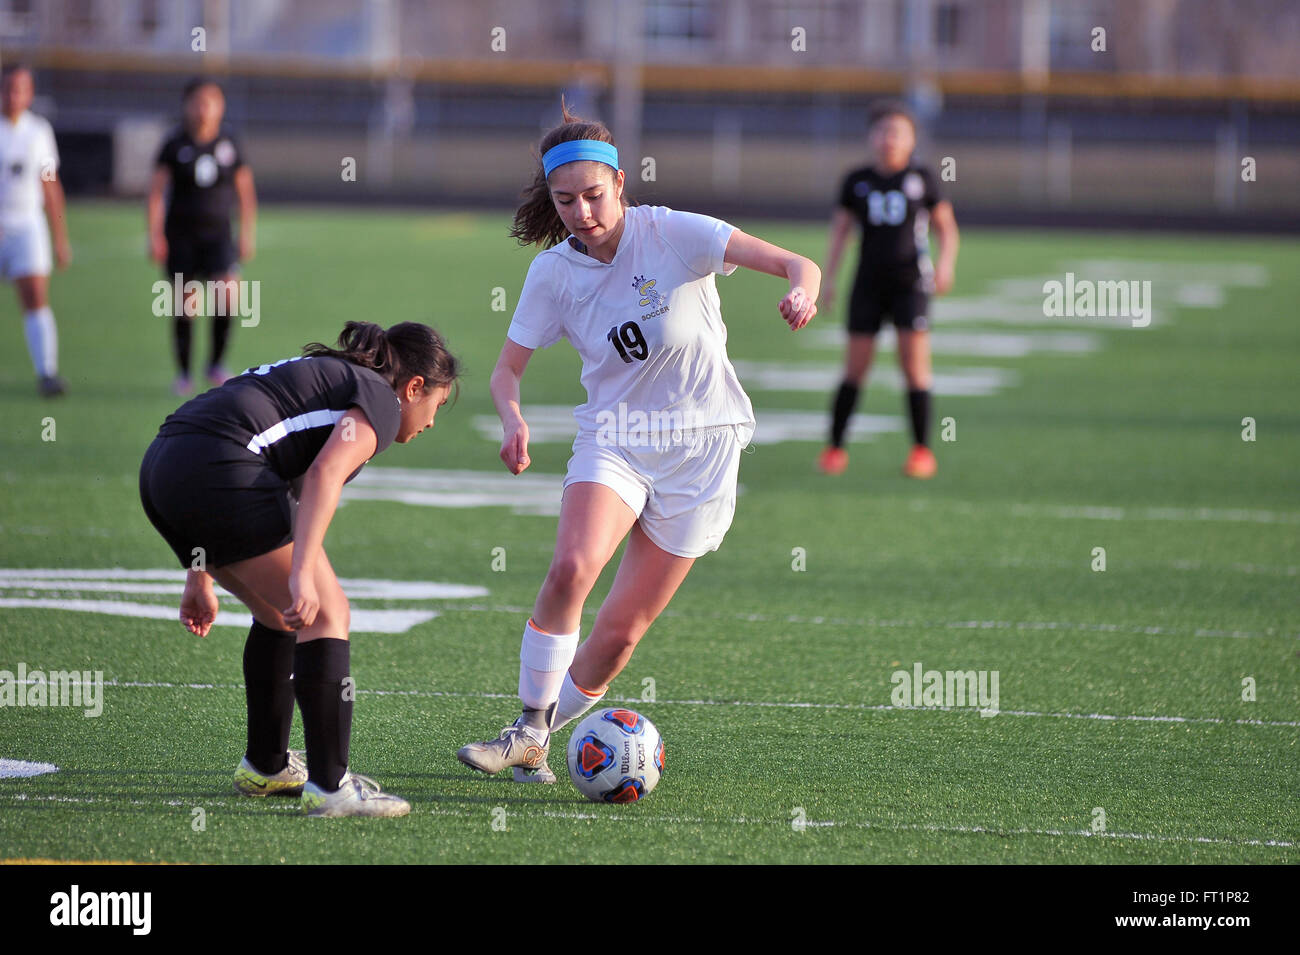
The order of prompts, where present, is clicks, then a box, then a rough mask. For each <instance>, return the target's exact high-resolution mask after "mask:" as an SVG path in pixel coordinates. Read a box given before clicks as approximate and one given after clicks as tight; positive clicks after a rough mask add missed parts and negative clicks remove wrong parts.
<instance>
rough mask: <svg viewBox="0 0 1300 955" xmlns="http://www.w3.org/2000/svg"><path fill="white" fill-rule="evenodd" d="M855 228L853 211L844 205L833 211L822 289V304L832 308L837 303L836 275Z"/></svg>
mask: <svg viewBox="0 0 1300 955" xmlns="http://www.w3.org/2000/svg"><path fill="white" fill-rule="evenodd" d="M852 229H853V213H851V212H849V210H848V209H845V208H844V207H843V206H837V207H836V209H835V211H834V212H832V213H831V233H830V241H829V243H828V248H827V250H826V268H825V270H824V273H823V274H824V281H825V287H824V288H823V289H822V305H823V306H825V307H826V308H828V309H829V308H831V307H833V306H834V304H835V275H836V273H837V272H839V269H840V259H841V258H843V256H844V246H845V245H846V244H847V243H848V240H849V233H850V232H851V231H852Z"/></svg>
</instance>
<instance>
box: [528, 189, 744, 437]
mask: <svg viewBox="0 0 1300 955" xmlns="http://www.w3.org/2000/svg"><path fill="white" fill-rule="evenodd" d="M624 215H625V217H626V221H625V224H624V228H623V234H622V236H621V237H620V238H619V244H618V250H617V252H616V253H615V255H614V260H613V261H612V262H610V263H608V264H606V263H604V262H600V261H598V260H596V259H594V258H592V257H591V256H588V255H585V254H583V253H581V252H579V251H578V250H577V249H575V248H573V246H572V245H571V244H570V243H569V241H568V240H567V239H566V240H565V241H564V242H561V243H560V244H559V245H557V246H555V247H554V248H552V249H547V250H546V251H545V252H542V253H540V254H539V255H538V256H537V257H536V258H535V259H533V263H532V265H531V266H530V267H529V269H528V277H527V278H526V279H525V280H524V288H523V292H522V293H521V294H520V296H519V305H518V307H517V308H516V309H515V314H514V319H513V320H512V321H511V323H510V329H509V332H508V333H507V334H508V335H509V337H510V339H511V340H512V341H515V342H517V343H518V344H520V345H523V346H524V347H525V348H546V347H548V346H550V345H553V344H554V343H555V342H557V341H559V340H560V339H561V338H567V339H568V340H569V341H570V343H572V345H573V347H574V348H576V349H577V350H578V354H579V355H581V356H582V385H583V387H584V388H586V390H587V402H586V404H583V405H580V406H579V407H578V408H576V409H575V410H574V413H573V414H574V417H575V418H576V419H577V421H578V427H579V429H580V430H581V431H591V432H596V431H599V432H602V433H605V434H615V433H616V434H617V435H619V436H623V435H626V434H628V433H634V432H642V433H644V432H648V433H652V434H666V433H669V432H672V431H676V430H680V429H693V428H704V427H712V426H715V425H728V424H746V425H749V426H750V427H751V428H752V427H753V425H754V409H753V406H752V405H751V404H750V401H749V396H748V395H746V394H745V391H744V389H743V388H741V386H740V381H739V380H738V379H737V378H736V370H735V368H733V367H732V365H731V361H730V360H729V359H728V357H727V329H726V326H725V325H723V323H722V313H721V309H720V307H719V302H718V289H717V286H716V284H715V283H714V278H713V276H714V273H715V272H721V273H722V274H723V275H730V274H731V273H732V272H734V271H735V269H736V267H735V266H734V265H730V266H728V265H725V264H724V263H723V255H724V253H725V252H726V248H727V241H728V240H729V239H730V238H731V233H732V232H733V231H734V229H735V227H734V226H731V225H729V224H727V223H726V222H723V221H721V220H719V219H713V218H710V217H709V216H702V215H696V214H694V213H690V212H675V211H673V210H672V209H668V208H666V207H664V206H632V207H630V208H628V209H626V210H625V211H624Z"/></svg>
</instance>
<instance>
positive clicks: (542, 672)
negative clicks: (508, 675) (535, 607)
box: [519, 617, 578, 710]
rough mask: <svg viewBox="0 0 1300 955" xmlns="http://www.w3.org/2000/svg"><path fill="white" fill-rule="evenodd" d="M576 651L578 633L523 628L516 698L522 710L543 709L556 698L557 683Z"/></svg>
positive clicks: (533, 627) (558, 689)
mask: <svg viewBox="0 0 1300 955" xmlns="http://www.w3.org/2000/svg"><path fill="white" fill-rule="evenodd" d="M577 651H578V631H577V630H575V631H573V633H547V632H546V631H544V630H540V629H538V628H537V627H535V626H534V625H533V621H532V618H531V617H530V618H529V619H528V623H526V624H525V625H524V639H523V642H522V643H521V644H520V645H519V699H520V700H522V701H523V704H524V708H525V709H529V710H546V709H549V708H550V706H551V705H552V704H553V703H554V702H555V701H556V699H557V698H558V697H559V695H560V684H561V683H562V682H563V680H564V677H565V674H566V673H567V672H568V670H569V664H570V663H572V662H573V655H574V654H575V653H577Z"/></svg>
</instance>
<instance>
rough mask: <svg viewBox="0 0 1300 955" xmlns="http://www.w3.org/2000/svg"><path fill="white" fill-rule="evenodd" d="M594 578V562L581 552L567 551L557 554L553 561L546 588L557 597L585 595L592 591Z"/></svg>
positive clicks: (547, 576) (548, 572) (547, 575)
mask: <svg viewBox="0 0 1300 955" xmlns="http://www.w3.org/2000/svg"><path fill="white" fill-rule="evenodd" d="M592 578H593V574H592V561H591V560H590V559H589V558H588V557H587V556H586V555H585V554H583V553H582V552H581V551H578V550H566V551H561V552H557V553H556V555H555V557H554V559H553V560H552V561H551V569H550V570H549V571H547V574H546V586H547V587H548V588H549V589H550V591H551V592H552V593H553V594H555V595H556V596H561V595H568V594H574V593H578V592H582V593H584V595H585V592H586V591H587V590H590V589H591V584H592V582H593V580H592Z"/></svg>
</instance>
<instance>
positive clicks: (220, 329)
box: [208, 315, 230, 368]
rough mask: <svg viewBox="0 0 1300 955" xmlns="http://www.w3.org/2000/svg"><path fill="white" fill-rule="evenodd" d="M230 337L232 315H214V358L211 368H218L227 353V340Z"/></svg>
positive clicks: (210, 364)
mask: <svg viewBox="0 0 1300 955" xmlns="http://www.w3.org/2000/svg"><path fill="white" fill-rule="evenodd" d="M229 338H230V316H229V315H214V316H213V317H212V360H211V361H209V362H208V367H209V368H216V367H217V366H218V365H220V364H221V359H222V358H224V357H225V355H226V342H227V340H228V339H229Z"/></svg>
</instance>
